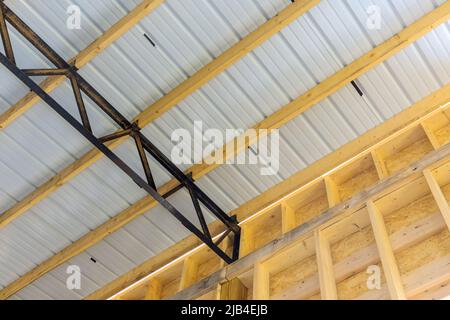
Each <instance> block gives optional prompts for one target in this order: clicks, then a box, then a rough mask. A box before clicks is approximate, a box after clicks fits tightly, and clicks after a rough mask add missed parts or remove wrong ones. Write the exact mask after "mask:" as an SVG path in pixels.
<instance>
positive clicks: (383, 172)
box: [370, 150, 389, 180]
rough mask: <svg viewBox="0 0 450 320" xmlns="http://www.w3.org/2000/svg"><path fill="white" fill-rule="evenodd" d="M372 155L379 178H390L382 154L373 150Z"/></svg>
mask: <svg viewBox="0 0 450 320" xmlns="http://www.w3.org/2000/svg"><path fill="white" fill-rule="evenodd" d="M370 154H371V155H372V159H373V163H374V164H375V168H376V169H377V173H378V177H379V178H380V180H383V179H385V178H387V177H389V172H388V170H387V168H386V163H385V162H384V160H383V159H382V157H381V155H380V153H379V152H378V151H377V150H372V151H371V152H370Z"/></svg>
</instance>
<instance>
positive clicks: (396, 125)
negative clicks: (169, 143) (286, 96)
mask: <svg viewBox="0 0 450 320" xmlns="http://www.w3.org/2000/svg"><path fill="white" fill-rule="evenodd" d="M448 100H450V84H448V85H446V86H444V87H443V88H441V89H439V90H437V91H436V92H434V93H433V94H431V95H429V96H428V97H426V98H424V99H423V100H421V101H419V102H418V103H416V104H414V105H413V106H411V107H409V108H407V109H405V110H404V111H402V112H400V113H399V114H397V115H395V116H393V117H392V118H391V119H389V120H387V121H385V122H384V123H382V124H380V125H379V126H377V127H375V128H373V129H371V130H369V131H368V132H366V133H365V134H363V135H361V136H360V137H358V138H357V139H355V140H353V141H351V142H349V143H347V144H346V145H344V146H342V147H341V148H339V149H338V150H336V151H334V152H332V153H331V154H329V155H327V156H325V157H324V158H322V159H320V160H318V161H317V162H315V163H314V164H312V165H311V166H309V167H308V168H306V169H305V170H301V171H299V172H298V173H297V174H294V175H293V176H292V177H291V178H288V179H287V180H285V181H283V182H281V183H279V184H278V185H276V186H274V187H272V188H270V189H269V190H267V191H266V192H264V193H263V194H261V195H259V196H257V197H256V198H254V199H253V200H251V201H249V202H248V203H245V204H244V205H242V206H241V207H239V208H237V209H236V210H234V211H232V212H231V213H230V214H231V215H237V217H238V220H240V221H242V220H244V219H247V218H249V217H250V216H251V215H253V214H254V213H256V212H259V211H261V210H262V209H264V208H266V207H269V206H271V205H273V204H274V202H276V201H277V200H278V199H280V198H283V197H284V196H285V195H287V194H290V193H292V192H294V191H295V190H298V189H299V188H301V187H302V186H304V185H306V184H307V183H308V182H310V181H313V180H314V179H316V178H317V177H320V176H321V175H323V174H324V173H326V172H328V171H330V170H331V169H333V168H334V167H336V166H338V165H340V164H341V163H343V162H345V161H347V160H348V159H350V158H353V157H356V156H358V155H360V154H362V153H365V152H368V151H370V150H373V149H374V148H375V147H376V146H377V145H379V144H381V143H382V142H383V141H384V140H386V139H388V138H389V137H392V136H395V135H399V134H401V133H402V132H405V131H407V130H409V128H411V127H413V126H415V125H417V124H419V123H420V122H421V121H423V119H427V118H429V117H430V116H432V115H434V114H436V112H438V111H439V108H440V106H441V105H443V104H444V103H445V102H447V101H448ZM209 228H210V229H215V231H214V230H212V231H211V233H212V234H217V233H219V232H222V231H223V229H221V227H220V225H219V224H218V223H217V222H214V223H212V224H210V225H209ZM200 244H201V243H200V241H199V240H198V239H197V238H196V237H195V236H192V235H191V236H189V237H187V238H185V239H183V240H182V241H180V242H179V243H177V244H175V245H173V246H171V247H169V248H168V249H166V250H164V251H163V252H162V253H160V254H159V255H156V256H154V257H152V258H150V259H149V260H147V261H146V262H144V263H142V264H141V265H139V266H138V267H136V268H134V269H132V270H130V271H129V272H127V273H125V274H123V275H122V276H120V277H119V278H117V279H115V280H114V281H112V282H110V283H109V284H108V285H106V286H105V287H103V288H101V289H99V290H97V291H96V292H94V293H93V294H91V295H89V296H88V297H87V299H107V298H108V297H110V296H112V295H114V294H115V293H117V292H118V291H120V290H122V289H124V288H126V287H127V286H129V285H131V284H133V283H135V282H136V281H138V280H140V279H142V278H143V277H145V276H146V275H148V274H150V273H151V272H153V271H155V270H157V269H159V268H161V267H162V266H163V265H165V264H167V263H169V262H170V261H171V260H173V259H175V258H176V257H178V256H181V255H182V254H184V253H186V252H187V251H189V250H192V249H193V248H195V247H196V246H198V245H200ZM56 262H57V261H55V260H53V261H52V263H56Z"/></svg>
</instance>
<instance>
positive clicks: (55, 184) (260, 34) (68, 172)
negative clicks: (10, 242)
mask: <svg viewBox="0 0 450 320" xmlns="http://www.w3.org/2000/svg"><path fill="white" fill-rule="evenodd" d="M147 2H148V1H147ZM319 2H320V0H300V1H296V2H293V3H292V4H290V5H289V6H287V7H286V8H285V9H283V10H282V11H281V12H280V13H279V14H277V15H276V16H275V17H273V18H272V19H270V20H269V21H267V22H266V23H265V24H263V25H262V26H260V27H258V28H257V29H256V30H255V31H253V32H252V33H250V34H249V35H247V36H246V37H245V38H244V39H242V40H241V41H240V42H239V43H237V44H236V45H234V46H233V47H231V48H230V49H228V50H227V51H225V52H224V53H223V54H221V55H220V56H219V57H218V58H216V59H215V60H214V61H212V62H211V63H209V64H207V65H206V66H204V67H203V68H201V69H200V70H199V71H198V72H197V73H195V74H194V75H193V76H191V77H189V78H188V79H187V80H186V81H184V82H183V83H182V84H180V85H179V86H178V87H177V88H175V89H174V90H173V91H171V92H170V93H169V94H167V95H166V96H164V97H163V98H161V99H160V100H158V101H157V102H155V103H154V104H153V105H150V106H149V107H147V108H146V109H145V110H144V111H143V112H141V113H140V114H139V115H138V116H137V117H136V118H135V119H134V120H133V122H137V123H138V124H139V125H140V126H141V127H144V126H146V125H147V124H149V123H150V122H152V121H153V120H155V119H156V118H157V117H159V116H161V115H162V113H163V112H165V111H167V110H169V109H170V108H171V107H173V106H175V105H176V104H177V103H178V102H180V101H181V100H182V99H184V98H185V97H187V96H188V95H189V94H191V93H192V92H193V91H195V90H196V89H198V88H200V87H201V86H202V85H203V84H205V83H206V82H207V81H208V80H210V79H212V78H213V77H214V76H216V75H217V74H219V73H220V72H222V71H223V70H225V69H226V68H227V67H228V66H230V65H232V64H233V63H235V62H236V61H238V60H239V59H240V58H242V57H243V56H244V55H246V54H247V53H248V52H250V51H251V50H253V49H254V48H256V47H257V46H258V45H260V44H261V43H263V42H264V41H266V40H267V39H269V38H270V37H271V36H272V35H274V34H275V33H277V32H278V31H280V30H281V29H282V28H283V27H285V26H286V25H288V24H289V23H290V22H292V21H294V20H295V19H296V18H298V17H299V16H300V15H301V14H303V13H305V12H307V11H308V10H309V9H310V8H312V7H313V6H315V5H316V4H318V3H319ZM152 3H153V2H152ZM141 9H142V8H141ZM84 56H85V55H83V59H86V58H85V57H84ZM83 61H84V60H83ZM51 79H52V78H50V80H49V81H53V80H51ZM63 80H64V79H61V80H60V81H61V82H62V81H63ZM55 81H56V80H55ZM55 85H56V82H52V86H51V89H54V88H55V87H56V86H57V85H59V83H58V84H57V85H56V86H55ZM43 88H44V89H45V90H47V91H48V90H49V89H50V87H48V88H47V87H46V86H43ZM30 94H31V93H30ZM30 99H31V101H33V103H36V102H37V101H39V98H37V97H35V96H34V95H33V96H32V97H31V98H30V97H28V95H27V97H25V98H24V99H22V100H23V102H21V101H22V100H21V101H19V104H20V107H13V108H12V109H14V110H16V109H17V110H21V111H23V112H25V111H24V110H25V109H26V108H24V107H23V106H28V107H27V108H29V107H30V106H31V105H32V104H31V105H30V102H29V100H30ZM23 112H19V113H23ZM19 113H17V112H16V111H13V110H11V111H7V112H6V114H4V116H2V117H0V128H1V126H2V123H6V122H8V123H9V122H10V121H12V119H13V118H16V117H17V116H18V114H19ZM1 119H3V120H1ZM127 139H128V137H127V136H124V137H121V138H118V139H116V140H114V141H111V142H110V143H108V144H107V146H108V147H109V148H110V149H114V148H116V147H117V146H119V145H121V144H122V143H124V142H125V141H127ZM230 150H231V149H230ZM234 154H236V153H234ZM230 155H231V153H230ZM102 157H103V154H102V153H101V152H100V151H98V150H97V149H92V150H90V151H89V152H88V153H86V154H85V155H83V156H82V157H81V158H80V159H78V160H76V161H75V162H74V163H72V164H71V165H69V166H68V167H66V168H65V169H64V170H62V171H61V172H59V173H58V174H57V175H55V176H54V177H53V178H51V179H50V180H48V181H47V182H46V183H44V184H43V185H41V186H39V187H38V188H37V189H36V190H34V191H33V192H32V193H30V194H29V195H28V196H26V197H25V198H24V199H22V200H20V201H19V202H17V203H16V204H15V205H14V206H12V207H11V208H10V209H8V210H6V211H5V212H4V213H3V214H2V215H0V229H1V228H3V227H5V226H6V225H7V224H9V223H10V222H11V221H13V220H14V219H15V218H17V217H19V216H21V215H22V214H23V213H25V212H26V211H27V210H28V209H30V208H31V207H32V206H34V205H35V204H37V203H38V202H40V201H41V200H42V199H44V198H46V197H47V196H48V195H49V194H51V193H52V192H53V191H55V190H56V189H58V188H59V187H61V186H62V185H64V184H65V183H67V182H68V181H70V180H71V179H73V178H74V177H75V176H77V175H78V174H79V173H81V172H82V171H84V170H85V169H86V168H88V167H89V166H91V165H92V164H93V163H95V162H96V161H98V160H99V159H101V158H102ZM217 166H218V165H206V164H205V165H197V166H194V167H192V168H191V169H190V170H189V171H190V172H192V173H193V174H194V175H195V176H194V179H196V178H199V177H201V176H203V175H205V174H206V173H207V172H209V171H211V170H213V169H215V168H216V167H217ZM169 184H170V185H172V186H173V185H175V186H176V185H177V182H175V181H174V180H173V181H171V182H169ZM162 189H164V190H165V189H167V188H165V187H163V188H162ZM152 201H153V199H152ZM152 205H153V204H152Z"/></svg>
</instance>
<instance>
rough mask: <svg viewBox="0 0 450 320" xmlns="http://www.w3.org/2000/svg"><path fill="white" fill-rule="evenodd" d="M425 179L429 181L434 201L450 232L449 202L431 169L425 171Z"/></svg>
mask: <svg viewBox="0 0 450 320" xmlns="http://www.w3.org/2000/svg"><path fill="white" fill-rule="evenodd" d="M423 174H424V176H425V179H426V180H427V183H428V186H429V187H430V190H431V193H432V194H433V197H434V199H435V200H436V203H437V205H438V207H439V210H440V211H441V214H442V216H443V217H444V221H445V223H446V224H447V227H448V228H449V230H450V207H449V205H448V201H447V199H446V198H445V195H444V193H443V192H442V189H441V187H440V186H439V183H438V182H437V180H436V178H435V177H434V175H433V173H432V172H431V170H430V169H425V170H424V171H423Z"/></svg>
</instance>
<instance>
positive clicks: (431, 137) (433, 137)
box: [420, 122, 440, 150]
mask: <svg viewBox="0 0 450 320" xmlns="http://www.w3.org/2000/svg"><path fill="white" fill-rule="evenodd" d="M420 125H421V126H422V129H423V131H425V134H426V136H427V138H428V140H430V143H431V145H432V146H433V149H434V150H437V149H439V147H440V143H439V141H438V139H437V138H436V135H435V134H434V132H433V130H431V128H430V127H429V126H428V125H427V124H426V123H425V122H421V123H420Z"/></svg>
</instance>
